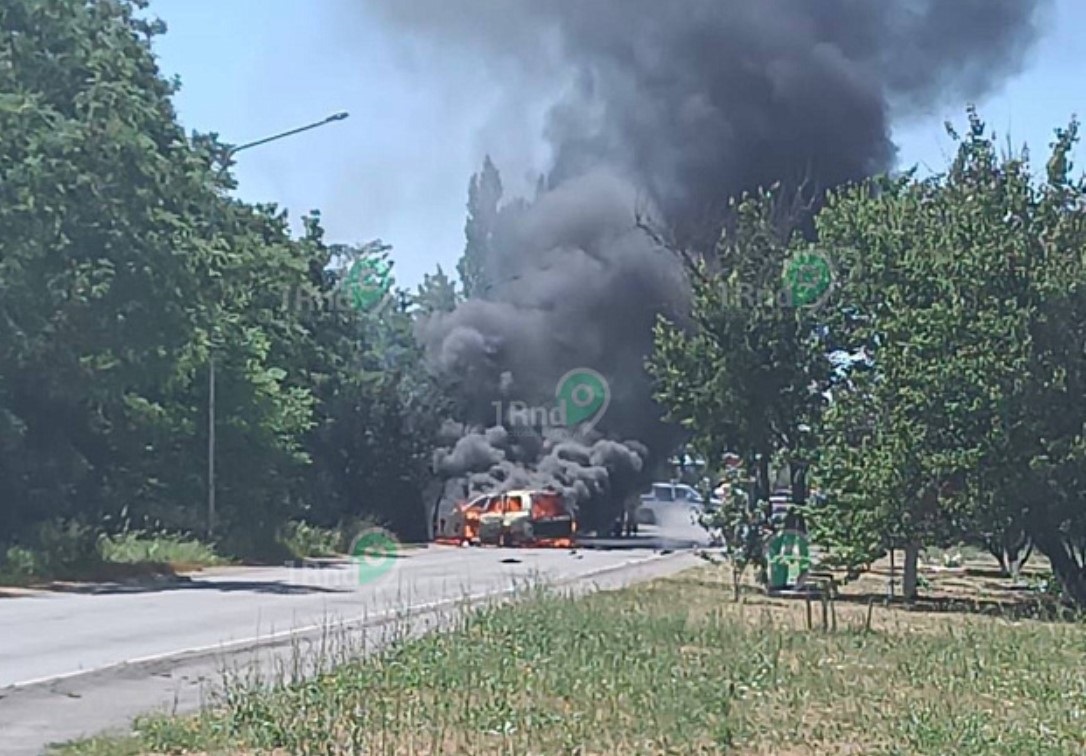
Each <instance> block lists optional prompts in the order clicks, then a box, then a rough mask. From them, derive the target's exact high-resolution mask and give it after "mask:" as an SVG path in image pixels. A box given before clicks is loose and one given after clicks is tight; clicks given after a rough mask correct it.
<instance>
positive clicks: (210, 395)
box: [207, 352, 215, 538]
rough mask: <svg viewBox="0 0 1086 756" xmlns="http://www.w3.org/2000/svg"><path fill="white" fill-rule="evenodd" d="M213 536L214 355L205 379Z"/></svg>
mask: <svg viewBox="0 0 1086 756" xmlns="http://www.w3.org/2000/svg"><path fill="white" fill-rule="evenodd" d="M214 535H215V354H214V352H213V353H212V354H211V358H210V360H209V365H208V379H207V536H208V538H211V537H212V536H214Z"/></svg>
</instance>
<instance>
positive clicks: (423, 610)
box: [0, 550, 693, 699]
mask: <svg viewBox="0 0 1086 756" xmlns="http://www.w3.org/2000/svg"><path fill="white" fill-rule="evenodd" d="M692 553H693V552H690V551H685V550H676V551H664V552H657V553H654V554H653V555H652V556H649V557H645V558H641V559H631V560H628V561H625V562H622V563H620V564H612V565H608V566H606V567H599V568H597V569H594V570H590V571H588V572H585V573H582V574H580V575H573V576H570V577H565V578H561V579H559V580H547V581H543V582H541V583H540V586H541V587H543V588H548V589H554V588H562V587H566V586H570V585H576V584H578V583H585V582H588V581H591V580H594V579H596V578H599V577H601V576H605V575H609V574H611V573H615V572H621V571H624V570H631V569H636V568H637V567H641V566H649V565H656V564H660V563H661V562H666V561H671V560H674V559H677V558H679V557H682V556H688V555H690V554H692ZM531 582H532V580H531V578H530V577H529V578H526V579H525V581H524V583H521V584H519V585H518V584H516V583H514V584H513V585H511V586H509V587H506V588H501V589H499V590H491V591H483V592H480V593H475V594H469V595H466V596H457V597H452V598H447V599H440V600H438V601H430V602H426V603H422V604H416V605H414V606H409V607H405V608H403V609H395V610H390V611H385V612H380V613H378V614H375V615H371V616H364V617H360V618H355V619H350V620H342V621H338V622H334V623H323V622H322V623H319V624H310V625H304V626H302V627H298V628H292V629H290V630H281V631H278V632H271V633H268V634H266V635H263V636H257V637H253V638H242V639H238V640H233V641H228V642H225V643H216V644H214V645H208V646H201V647H198V648H189V649H182V650H179V651H169V652H165V653H162V654H154V655H151V656H144V657H139V658H136V659H129V660H126V661H123V662H117V663H113V664H106V665H103V666H100V667H94V668H92V669H81V670H76V671H73V672H65V673H61V674H58V675H50V676H48V677H42V678H38V679H33V680H26V681H20V682H16V683H12V684H10V685H6V686H3V687H0V699H2V698H5V697H7V696H8V695H10V694H12V693H17V692H29V691H32V690H34V689H48V688H51V687H53V686H56V685H59V684H62V683H80V682H88V681H92V680H94V679H95V678H96V677H109V676H112V675H118V674H126V673H127V674H130V673H133V672H139V671H141V670H153V671H154V673H155V674H161V673H162V672H163V671H164V670H166V669H171V668H175V667H180V666H183V665H184V664H186V663H192V662H199V661H203V660H206V659H209V658H215V657H218V656H229V655H231V654H240V653H246V652H252V651H261V650H267V649H273V648H276V647H281V646H285V645H289V644H291V643H294V642H297V641H299V640H304V639H305V638H306V637H307V636H311V635H314V634H319V633H326V632H329V631H333V632H347V631H351V630H358V629H362V628H371V627H372V628H380V627H383V626H386V625H388V624H390V623H393V622H396V621H403V620H408V619H416V618H418V617H421V616H425V615H427V614H437V613H439V612H441V611H443V610H446V609H451V608H456V607H457V606H467V607H469V608H478V607H481V606H484V605H487V604H491V603H495V602H499V601H501V600H503V599H509V598H515V597H516V596H517V595H518V594H521V593H523V592H524V590H525V583H527V584H531Z"/></svg>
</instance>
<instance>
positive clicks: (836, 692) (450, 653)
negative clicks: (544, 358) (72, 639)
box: [72, 565, 1086, 756]
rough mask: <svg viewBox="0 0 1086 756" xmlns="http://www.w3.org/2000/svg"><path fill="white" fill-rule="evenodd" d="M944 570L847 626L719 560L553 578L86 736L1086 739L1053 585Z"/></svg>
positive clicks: (312, 740)
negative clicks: (514, 595) (918, 591)
mask: <svg viewBox="0 0 1086 756" xmlns="http://www.w3.org/2000/svg"><path fill="white" fill-rule="evenodd" d="M967 567H969V565H967ZM975 569H979V568H976V567H974V570H975ZM985 569H987V566H985ZM928 579H929V580H930V581H931V589H930V591H929V595H928V597H927V598H926V599H925V602H922V603H921V604H920V605H919V606H918V607H917V608H914V609H906V608H904V607H901V606H895V605H884V604H883V603H882V602H881V597H882V596H883V595H884V594H885V578H883V579H881V580H880V577H879V575H878V574H877V573H876V574H875V575H872V576H868V577H865V578H864V579H862V580H860V581H858V582H857V583H855V584H853V585H850V586H847V587H846V588H845V589H844V591H843V595H842V597H841V598H840V599H839V600H838V601H837V602H836V612H837V622H838V629H837V631H836V632H823V631H821V630H820V629H818V628H817V627H816V629H814V630H808V629H807V627H806V607H805V602H804V601H803V600H802V599H782V598H769V597H766V596H764V595H760V594H755V593H752V592H751V593H748V594H747V595H745V597H744V600H743V602H741V603H738V604H737V603H734V602H733V601H732V600H731V595H732V593H731V578H730V575H729V574H728V573H727V570H726V569H725V568H718V567H709V566H706V567H703V568H699V569H696V570H692V571H689V572H687V573H684V574H682V575H679V576H676V577H673V578H670V579H665V580H658V581H655V582H653V583H649V584H646V585H642V586H638V587H635V588H632V589H627V590H624V591H618V592H614V593H604V594H596V595H593V596H589V597H587V598H581V599H576V600H573V599H569V598H563V597H558V596H553V595H543V594H539V595H534V596H531V597H528V598H527V599H526V600H525V601H524V602H522V603H521V604H519V605H517V606H515V607H512V608H510V607H504V608H493V609H489V610H484V611H482V612H480V613H475V614H472V615H470V616H466V617H465V618H464V620H463V622H462V623H461V626H460V627H459V628H458V629H456V630H455V631H454V632H451V633H445V634H440V635H432V636H427V637H425V638H422V639H416V640H411V641H406V642H404V643H403V644H401V645H399V646H398V647H396V648H394V649H393V650H392V651H391V652H388V653H386V654H383V655H381V656H379V657H374V658H370V659H366V660H358V661H355V662H351V663H349V664H347V665H345V666H343V667H340V668H338V669H337V670H335V671H333V672H331V673H328V674H325V675H323V676H321V677H320V678H318V679H315V680H312V681H310V682H307V683H304V684H299V685H293V686H288V687H284V688H280V689H277V690H271V691H269V690H254V689H251V688H249V687H247V686H244V685H241V684H238V683H236V682H234V683H233V684H231V685H229V686H228V692H229V695H228V697H227V699H226V700H225V701H224V703H223V705H221V706H220V707H219V708H217V709H213V710H209V711H206V712H204V713H203V714H201V715H200V716H198V717H191V718H182V719H168V718H156V719H152V720H148V721H145V722H143V723H141V725H140V733H139V736H138V737H137V738H135V739H130V740H128V741H97V742H96V743H88V744H83V745H81V746H78V747H76V748H74V749H73V751H72V752H73V753H84V754H86V753H110V754H113V753H133V754H135V753H167V752H168V753H181V752H188V753H284V754H285V753H290V754H300V753H330V754H331V753H343V754H347V753H389V754H393V753H395V754H399V753H403V754H438V753H442V754H504V753H511V754H512V753H515V754H583V755H585V756H587V754H612V753H623V754H639V753H644V754H665V753H676V754H697V753H742V754H850V753H864V754H870V753H883V754H924V753H928V754H940V755H942V754H948V753H954V754H991V753H1006V754H1022V753H1029V754H1047V753H1051V754H1069V753H1082V752H1086V675H1084V674H1083V671H1082V670H1083V668H1084V666H1086V665H1084V663H1086V628H1084V627H1083V625H1082V624H1081V623H1076V622H1067V621H1042V620H1038V619H1021V618H1019V617H1021V616H1022V615H1024V614H1025V613H1026V609H1028V608H1029V607H1030V605H1031V600H1028V599H1023V598H1022V592H1020V591H1017V592H1016V591H1012V590H1010V589H1009V585H1008V583H1009V581H1002V587H1000V585H999V584H1000V581H999V580H998V578H993V577H990V576H988V575H987V573H979V574H977V573H975V574H972V575H970V574H966V573H964V572H963V573H960V574H958V573H938V574H936V573H929V574H928ZM875 596H878V597H880V601H878V602H876V603H873V604H872V605H871V606H870V608H869V606H868V604H869V603H870V602H871V601H872V598H873V597H875ZM982 596H983V598H984V600H985V601H987V602H989V603H986V604H976V605H974V604H973V603H971V602H972V600H973V599H977V600H980V597H982ZM966 599H969V601H966ZM954 602H957V603H954ZM996 602H1001V603H996ZM1033 603H1035V602H1033ZM993 607H998V609H999V612H1000V614H999V615H995V614H994V612H995V611H996V609H995V608H993ZM972 608H975V609H978V610H980V611H982V612H990V614H984V613H980V614H978V613H974V612H973V611H966V610H967V609H972ZM869 612H870V629H867V625H868V613H869ZM815 616H816V622H820V609H816V612H815Z"/></svg>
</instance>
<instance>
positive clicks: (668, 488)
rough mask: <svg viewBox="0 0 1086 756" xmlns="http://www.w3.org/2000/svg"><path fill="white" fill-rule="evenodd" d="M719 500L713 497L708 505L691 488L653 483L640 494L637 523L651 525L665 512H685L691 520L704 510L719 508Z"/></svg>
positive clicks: (682, 485) (682, 484)
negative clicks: (647, 489)
mask: <svg viewBox="0 0 1086 756" xmlns="http://www.w3.org/2000/svg"><path fill="white" fill-rule="evenodd" d="M720 503H721V502H720V500H719V499H717V498H715V497H713V498H710V499H709V503H708V505H706V503H705V500H704V499H702V497H701V494H699V493H698V492H697V490H696V489H695V488H694V487H693V486H688V485H686V484H685V483H653V484H652V488H651V489H650V490H649V491H647V492H645V493H643V494H641V506H639V507H638V509H637V521H638V522H639V523H642V524H647V525H652V524H655V523H656V522H657V521H659V520H660V519H661V516H662V515H664V514H665V513H667V512H669V511H670V512H685V513H686V514H689V516H690V518H691V519H692V520H696V519H697V517H698V516H699V515H701V514H702V513H704V512H705V511H706V510H709V511H711V510H713V509H715V508H716V507H718V506H720Z"/></svg>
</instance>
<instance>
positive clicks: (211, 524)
mask: <svg viewBox="0 0 1086 756" xmlns="http://www.w3.org/2000/svg"><path fill="white" fill-rule="evenodd" d="M347 116H348V113H346V112H340V113H333V114H332V115H330V116H328V117H327V118H325V119H324V120H321V121H315V122H314V123H310V124H307V125H305V126H299V127H298V128H296V129H291V130H290V131H284V132H282V133H280V134H274V135H272V136H270V137H265V138H263V139H257V140H256V141H255V142H247V143H245V144H242V145H238V146H237V147H232V148H230V149H229V150H227V151H226V156H225V160H224V166H223V167H224V168H225V167H226V165H227V164H229V161H230V158H232V157H233V156H234V155H235V154H237V153H239V152H241V151H242V150H247V149H249V148H250V147H257V146H259V145H262V144H267V143H268V142H273V141H275V140H276V139H283V138H284V137H288V136H293V135H294V134H300V133H301V132H303V131H309V130H310V129H315V128H317V127H319V126H324V125H325V124H328V123H333V122H334V121H342V120H343V119H345V118H346V117H347ZM214 533H215V342H214V339H212V343H211V346H210V354H209V356H208V373H207V535H208V538H211V537H212V536H213V535H214Z"/></svg>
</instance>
